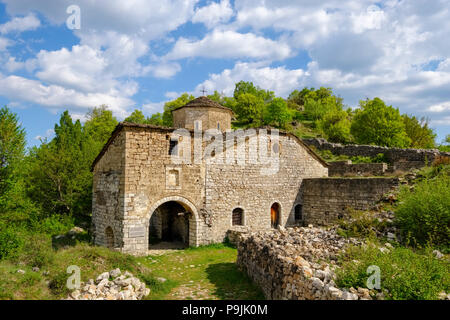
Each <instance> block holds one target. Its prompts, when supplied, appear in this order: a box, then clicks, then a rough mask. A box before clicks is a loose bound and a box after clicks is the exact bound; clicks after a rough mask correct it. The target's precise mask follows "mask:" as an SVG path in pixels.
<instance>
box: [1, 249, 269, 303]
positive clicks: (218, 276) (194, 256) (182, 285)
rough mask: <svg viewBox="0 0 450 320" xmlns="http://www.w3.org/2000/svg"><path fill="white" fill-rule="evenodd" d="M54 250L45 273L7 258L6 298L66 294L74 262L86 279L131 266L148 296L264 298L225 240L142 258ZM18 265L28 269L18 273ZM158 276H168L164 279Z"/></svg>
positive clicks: (3, 285)
mask: <svg viewBox="0 0 450 320" xmlns="http://www.w3.org/2000/svg"><path fill="white" fill-rule="evenodd" d="M49 250H51V251H52V250H53V255H52V258H51V259H50V261H49V262H48V263H46V264H45V265H44V266H42V267H41V269H40V271H39V272H33V271H32V265H27V264H25V263H24V262H23V261H20V259H18V260H16V261H1V262H0V299H27V300H28V299H60V298H64V297H66V296H67V294H68V290H67V289H66V287H65V284H66V281H67V278H68V276H70V275H69V274H67V273H66V269H67V267H68V266H70V265H77V266H79V267H80V269H81V281H87V280H88V279H90V278H94V279H95V277H97V276H98V275H99V274H100V273H102V272H105V271H110V270H112V269H114V268H117V267H118V268H120V269H121V270H122V271H125V270H128V271H130V272H132V273H133V274H134V275H135V276H137V277H139V278H140V279H141V280H143V281H145V282H146V283H147V285H148V287H150V288H151V294H150V295H149V296H148V297H147V299H263V296H262V294H261V292H260V290H259V289H257V288H256V287H255V286H254V285H253V284H252V283H251V281H250V280H249V279H248V277H247V276H246V275H244V274H243V273H241V272H240V271H238V270H237V267H236V264H235V261H236V255H237V252H236V249H233V248H230V247H227V246H225V245H221V244H220V245H214V246H208V247H200V248H192V249H187V250H183V251H179V252H175V253H169V254H167V255H164V256H157V257H156V256H154V257H150V256H149V257H139V258H136V257H133V256H130V255H126V254H121V253H119V252H115V251H111V250H108V249H106V248H100V247H93V246H90V245H88V244H86V243H80V242H79V243H77V244H75V245H74V246H71V247H68V248H60V249H56V250H55V249H49ZM191 266H194V267H191ZM18 269H22V270H25V271H26V273H25V274H20V273H17V270H18ZM44 271H48V272H49V274H48V275H44V274H43V272H44ZM157 277H164V278H165V279H167V281H166V282H164V283H161V282H159V281H157V280H156V278H157Z"/></svg>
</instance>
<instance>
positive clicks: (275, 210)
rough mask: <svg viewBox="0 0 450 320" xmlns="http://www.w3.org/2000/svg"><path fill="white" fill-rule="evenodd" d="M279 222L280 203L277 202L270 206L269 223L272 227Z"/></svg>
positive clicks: (276, 226) (276, 225)
mask: <svg viewBox="0 0 450 320" xmlns="http://www.w3.org/2000/svg"><path fill="white" fill-rule="evenodd" d="M279 224H280V205H279V204H278V203H276V202H275V203H274V204H272V207H270V225H271V226H272V228H278V225H279Z"/></svg>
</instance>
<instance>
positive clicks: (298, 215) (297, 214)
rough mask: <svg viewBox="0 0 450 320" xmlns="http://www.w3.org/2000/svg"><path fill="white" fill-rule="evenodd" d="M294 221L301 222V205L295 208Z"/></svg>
mask: <svg viewBox="0 0 450 320" xmlns="http://www.w3.org/2000/svg"><path fill="white" fill-rule="evenodd" d="M294 211H295V221H301V220H303V212H302V211H303V207H302V205H301V204H298V205H296V206H295V209H294Z"/></svg>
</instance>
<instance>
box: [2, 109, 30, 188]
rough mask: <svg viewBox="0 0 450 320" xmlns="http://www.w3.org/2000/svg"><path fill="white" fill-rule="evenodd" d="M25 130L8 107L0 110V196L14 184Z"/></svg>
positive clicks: (22, 153)
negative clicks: (14, 172)
mask: <svg viewBox="0 0 450 320" xmlns="http://www.w3.org/2000/svg"><path fill="white" fill-rule="evenodd" d="M24 151H25V130H24V129H23V128H22V126H21V125H20V124H19V120H18V118H17V115H16V114H15V113H12V112H11V111H10V110H9V108H8V107H3V108H1V109H0V196H1V195H2V194H3V193H4V192H5V191H6V190H7V189H8V188H9V187H10V185H11V184H13V183H14V181H13V180H14V176H13V175H12V173H13V171H14V168H15V167H16V166H17V164H18V163H19V162H20V160H21V159H22V158H23V156H24Z"/></svg>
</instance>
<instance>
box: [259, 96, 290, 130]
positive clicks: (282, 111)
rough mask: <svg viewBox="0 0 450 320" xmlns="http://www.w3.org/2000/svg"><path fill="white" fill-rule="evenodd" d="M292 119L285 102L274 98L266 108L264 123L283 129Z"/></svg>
mask: <svg viewBox="0 0 450 320" xmlns="http://www.w3.org/2000/svg"><path fill="white" fill-rule="evenodd" d="M291 119H292V117H291V113H290V111H289V109H288V106H287V103H286V100H284V99H283V98H275V99H273V100H272V102H270V103H269V104H268V105H267V107H266V114H265V119H264V120H265V123H266V124H269V125H273V126H276V127H280V128H283V129H285V128H286V125H287V123H288V122H289V121H290V120H291Z"/></svg>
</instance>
